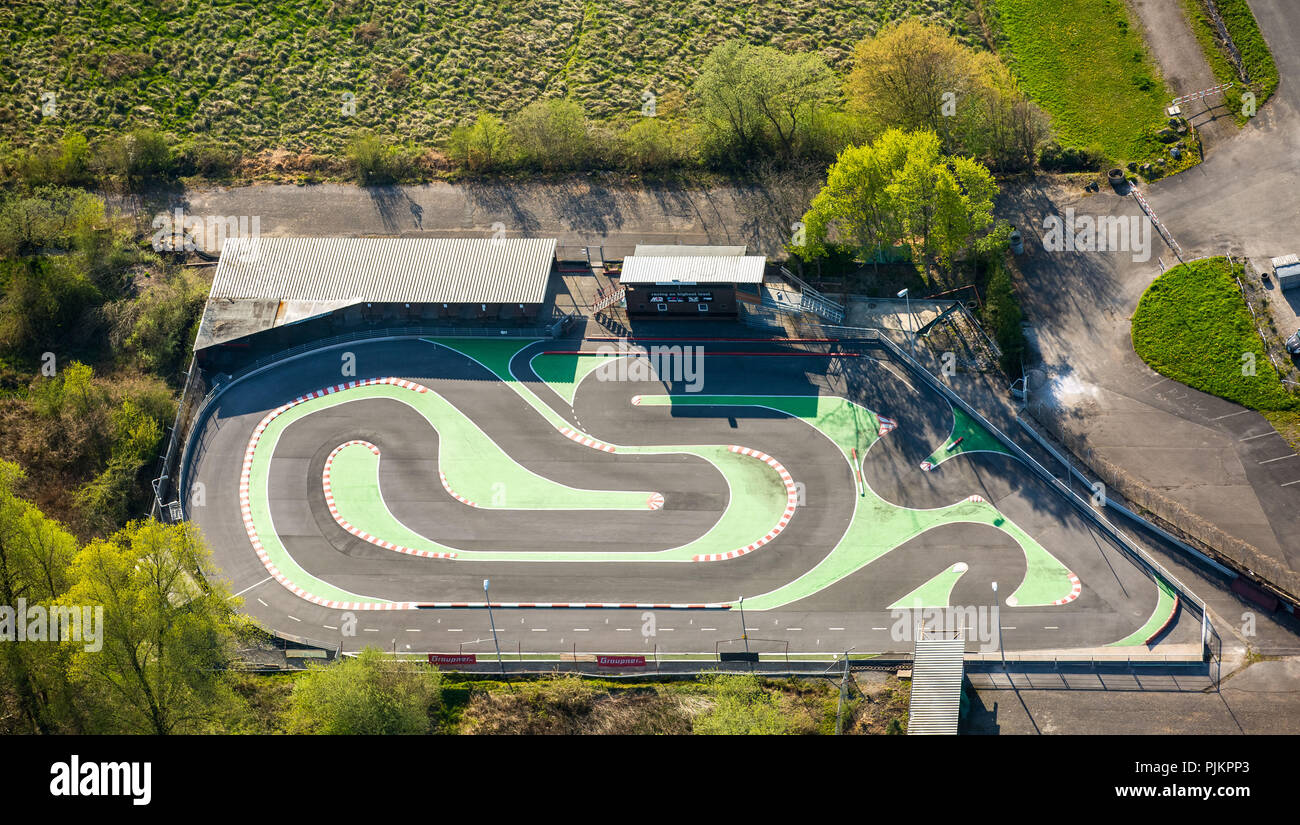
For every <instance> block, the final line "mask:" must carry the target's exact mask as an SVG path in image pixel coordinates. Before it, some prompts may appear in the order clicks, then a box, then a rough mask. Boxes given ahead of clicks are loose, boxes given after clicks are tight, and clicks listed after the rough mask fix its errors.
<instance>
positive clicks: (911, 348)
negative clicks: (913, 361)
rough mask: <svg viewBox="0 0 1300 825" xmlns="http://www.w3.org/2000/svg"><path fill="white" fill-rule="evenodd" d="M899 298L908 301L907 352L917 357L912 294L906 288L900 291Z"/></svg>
mask: <svg viewBox="0 0 1300 825" xmlns="http://www.w3.org/2000/svg"><path fill="white" fill-rule="evenodd" d="M898 297H900V298H906V299H907V351H908V352H910V353H912V357H913V358H915V357H916V344H915V341H916V333H914V332H912V293H911V292H910V291H909V290H908V289H906V288H904V289H900V290H899V291H898Z"/></svg>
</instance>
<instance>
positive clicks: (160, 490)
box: [149, 358, 201, 521]
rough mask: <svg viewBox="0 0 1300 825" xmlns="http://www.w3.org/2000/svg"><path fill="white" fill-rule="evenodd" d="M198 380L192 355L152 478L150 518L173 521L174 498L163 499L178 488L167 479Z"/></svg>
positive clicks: (197, 370) (185, 426) (187, 418)
mask: <svg viewBox="0 0 1300 825" xmlns="http://www.w3.org/2000/svg"><path fill="white" fill-rule="evenodd" d="M200 383H201V379H200V378H199V369H198V364H197V363H196V359H194V358H191V359H190V368H189V371H188V372H186V373H185V387H184V389H182V390H181V397H180V400H179V401H177V402H176V417H175V419H174V420H173V421H172V428H171V434H170V436H169V437H168V439H167V450H166V452H165V453H163V459H162V466H161V467H160V468H159V471H158V477H157V478H155V479H154V480H153V504H152V505H151V506H150V508H149V515H150V516H152V517H154V518H157V517H159V516H163V515H166V517H167V520H168V521H176V519H175V517H174V516H175V514H176V509H177V508H176V506H175V505H176V501H175V499H173V500H172V501H170V502H167V503H164V502H165V501H166V500H167V499H169V498H171V497H172V492H173V490H178V489H180V487H179V486H176V485H173V484H171V480H172V478H174V475H173V473H174V472H175V470H176V467H175V463H176V459H177V457H178V453H177V451H178V450H179V449H180V445H181V443H182V442H183V441H184V436H185V435H186V434H187V433H188V431H189V423H190V417H191V415H190V414H191V413H192V412H193V409H194V404H195V400H196V399H195V396H196V394H197V393H198V392H199V391H200V390H199V384H200Z"/></svg>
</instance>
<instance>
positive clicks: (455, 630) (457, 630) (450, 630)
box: [447, 627, 465, 633]
mask: <svg viewBox="0 0 1300 825" xmlns="http://www.w3.org/2000/svg"><path fill="white" fill-rule="evenodd" d="M447 632H448V633H464V632H465V630H464V628H460V627H449V628H447Z"/></svg>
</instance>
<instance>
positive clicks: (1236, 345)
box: [1133, 258, 1300, 411]
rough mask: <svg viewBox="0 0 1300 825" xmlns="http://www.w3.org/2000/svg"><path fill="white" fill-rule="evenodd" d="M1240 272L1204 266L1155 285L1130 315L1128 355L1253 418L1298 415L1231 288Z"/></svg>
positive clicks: (1298, 401)
mask: <svg viewBox="0 0 1300 825" xmlns="http://www.w3.org/2000/svg"><path fill="white" fill-rule="evenodd" d="M1241 270H1242V268H1241V267H1240V266H1237V267H1235V268H1234V267H1232V266H1231V265H1230V264H1229V263H1228V261H1227V260H1226V259H1224V258H1208V259H1205V260H1200V261H1192V262H1191V263H1186V264H1180V265H1178V266H1175V267H1173V268H1171V269H1170V270H1168V271H1167V272H1165V273H1164V274H1162V275H1161V276H1160V277H1159V278H1156V280H1155V282H1154V283H1152V284H1151V286H1150V287H1148V288H1147V291H1146V292H1145V293H1143V295H1142V299H1141V300H1140V301H1138V306H1137V311H1136V312H1135V313H1134V315H1133V349H1134V350H1135V351H1136V352H1137V354H1138V355H1139V356H1140V357H1141V358H1142V360H1143V361H1145V362H1146V363H1147V364H1148V365H1149V366H1150V367H1151V369H1153V370H1155V371H1156V372H1158V373H1160V374H1161V375H1166V376H1168V377H1170V378H1173V379H1174V380H1175V381H1181V382H1182V383H1184V384H1187V385H1188V386H1190V387H1194V388H1195V389H1198V390H1201V391H1203V392H1208V393H1210V394H1212V395H1217V396H1219V397H1221V398H1226V399H1228V400H1229V401H1235V402H1236V403H1238V404H1241V405H1242V406H1245V407H1250V408H1251V409H1255V410H1262V411H1294V410H1300V398H1297V397H1296V396H1295V395H1294V394H1293V393H1291V392H1289V391H1288V390H1287V389H1286V386H1285V385H1284V384H1283V383H1282V382H1281V381H1280V380H1279V379H1278V376H1277V373H1276V372H1275V371H1274V369H1273V366H1272V364H1271V363H1270V362H1269V359H1268V355H1267V354H1266V353H1267V350H1266V348H1265V346H1264V342H1263V341H1262V340H1261V339H1260V337H1259V333H1258V332H1257V331H1256V329H1255V325H1254V321H1253V318H1252V316H1251V313H1250V310H1249V308H1248V307H1247V306H1246V303H1245V301H1244V300H1243V298H1242V296H1241V291H1240V290H1239V289H1238V287H1237V283H1236V280H1235V279H1234V276H1235V277H1240V276H1241V274H1242V271H1241Z"/></svg>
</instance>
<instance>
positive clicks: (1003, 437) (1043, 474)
mask: <svg viewBox="0 0 1300 825" xmlns="http://www.w3.org/2000/svg"><path fill="white" fill-rule="evenodd" d="M868 340H870V341H873V342H875V343H876V344H877V345H878V346H880V347H882V348H884V349H885V350H887V351H888V352H889V353H890V354H891V355H892V356H893V357H894V359H895V360H897V361H898V362H899V363H901V364H903V365H904V366H905V367H907V368H908V370H909V371H910V372H911V373H912V374H913V375H915V376H917V377H918V378H920V379H921V380H922V381H924V382H925V383H926V384H928V385H929V386H930V387H931V388H933V389H934V390H935V391H936V392H938V393H939V394H940V395H942V396H943V397H944V398H946V399H948V401H949V402H950V403H952V404H953V405H954V406H957V407H960V408H961V410H962V412H964V413H966V414H967V415H969V416H970V417H971V418H972V419H974V420H975V421H977V422H978V423H979V424H980V425H981V426H982V427H984V428H985V429H986V430H988V432H989V433H990V434H991V435H992V436H993V437H994V438H996V439H997V440H998V441H1000V442H1001V443H1002V444H1003V446H1005V447H1007V449H1009V450H1010V451H1011V453H1012V455H1014V456H1015V457H1016V458H1019V459H1020V460H1021V461H1022V462H1024V463H1025V465H1026V466H1027V467H1029V468H1030V469H1031V470H1033V472H1034V473H1035V474H1036V475H1038V477H1039V478H1040V479H1041V480H1042V481H1043V482H1045V483H1046V484H1048V485H1049V486H1052V487H1054V488H1055V489H1056V490H1057V491H1059V492H1060V493H1062V494H1063V495H1064V496H1065V497H1066V499H1067V500H1068V501H1070V503H1072V504H1073V505H1074V507H1075V509H1076V510H1078V512H1079V513H1080V515H1082V516H1083V517H1084V518H1086V519H1088V520H1089V521H1091V522H1092V523H1093V524H1095V525H1096V526H1097V527H1098V529H1100V530H1101V531H1102V532H1103V533H1105V534H1106V535H1107V536H1109V537H1110V538H1111V539H1112V540H1113V541H1114V542H1115V543H1116V544H1118V545H1119V547H1120V548H1122V549H1123V550H1124V551H1125V552H1126V553H1127V554H1128V555H1129V556H1130V557H1131V558H1133V559H1134V560H1135V561H1137V562H1138V563H1139V564H1140V565H1141V566H1142V567H1144V568H1145V569H1146V570H1147V571H1148V572H1149V573H1150V574H1152V575H1153V576H1159V577H1160V578H1162V579H1164V580H1165V581H1166V582H1168V583H1169V584H1170V585H1171V586H1172V587H1174V588H1175V589H1176V590H1177V591H1178V592H1179V594H1180V595H1181V596H1182V598H1183V602H1184V604H1186V605H1187V606H1189V607H1191V608H1193V609H1194V610H1195V612H1196V613H1197V614H1198V616H1199V617H1200V618H1201V625H1202V632H1201V641H1202V647H1203V648H1205V646H1206V644H1207V641H1208V640H1207V638H1206V635H1207V633H1208V632H1209V629H1208V628H1207V624H1208V620H1207V614H1206V610H1205V602H1204V601H1202V600H1201V599H1200V597H1198V596H1197V595H1196V594H1195V593H1193V592H1192V591H1191V590H1190V589H1188V587H1187V586H1186V585H1184V584H1183V583H1182V582H1181V581H1180V580H1179V579H1178V578H1177V577H1176V576H1174V575H1173V574H1172V573H1170V572H1169V571H1168V570H1166V569H1165V568H1164V566H1163V565H1161V564H1160V563H1159V562H1157V561H1156V560H1155V559H1153V558H1151V557H1150V556H1149V555H1147V553H1146V551H1145V550H1143V549H1142V548H1141V547H1139V546H1138V545H1137V544H1136V543H1135V542H1134V541H1133V540H1132V539H1130V538H1129V537H1128V536H1127V535H1125V533H1124V532H1123V531H1121V530H1120V529H1119V528H1118V527H1116V526H1115V525H1114V524H1112V523H1111V522H1110V521H1109V520H1108V519H1107V518H1106V517H1105V516H1103V515H1101V514H1100V513H1098V512H1097V511H1096V510H1094V509H1093V508H1092V506H1091V505H1089V504H1088V502H1086V501H1084V500H1083V499H1082V498H1080V497H1079V495H1078V494H1077V493H1075V492H1074V490H1073V489H1071V488H1070V487H1069V485H1066V484H1064V483H1062V482H1061V480H1060V479H1058V478H1057V477H1056V476H1054V475H1052V473H1051V472H1050V471H1049V470H1048V469H1047V468H1046V467H1044V466H1043V465H1041V464H1039V463H1038V461H1037V460H1036V459H1035V458H1034V457H1033V456H1031V455H1030V454H1029V453H1027V452H1026V451H1025V450H1024V448H1022V447H1021V446H1020V445H1019V444H1017V443H1016V442H1015V441H1014V440H1012V439H1011V437H1010V436H1008V435H1007V434H1006V433H1004V432H1002V430H1001V429H999V428H998V427H995V426H994V425H993V424H992V423H990V422H989V421H988V420H987V419H986V418H984V416H982V415H980V414H979V413H978V412H976V410H975V408H973V407H972V406H970V405H969V404H967V403H966V401H965V400H963V399H962V397H961V396H959V395H958V394H957V393H956V392H954V391H953V390H952V389H950V388H949V387H948V386H947V385H946V384H944V383H943V382H942V381H940V380H939V379H937V378H935V377H934V375H933V374H932V373H931V372H930V371H929V370H927V369H926V368H925V367H924V366H922V365H921V364H920V362H918V361H916V360H915V359H914V358H912V357H911V356H910V355H908V354H907V352H906V351H905V350H903V349H902V348H901V347H899V346H898V345H897V344H895V343H894V342H893V341H891V340H889V339H888V338H887V337H885V336H884V335H880V334H879V333H877V334H876V335H875V336H873V337H871V338H870V339H868Z"/></svg>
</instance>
